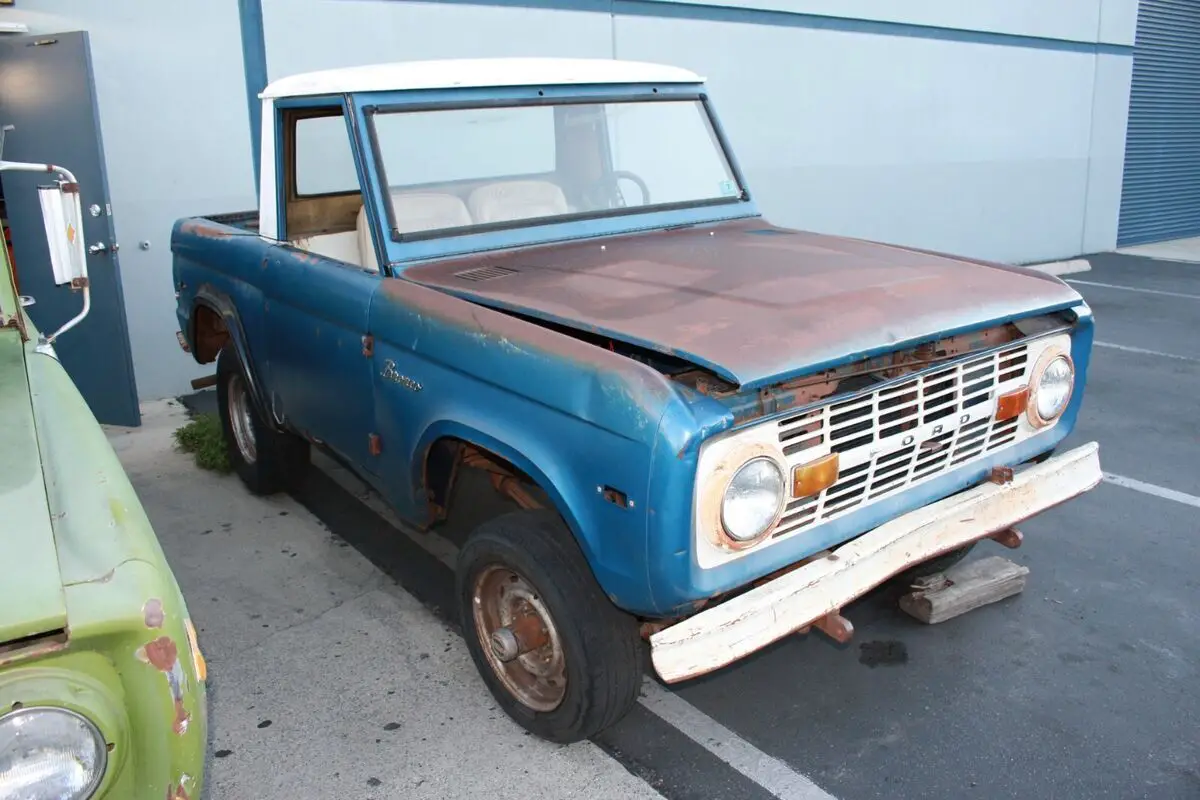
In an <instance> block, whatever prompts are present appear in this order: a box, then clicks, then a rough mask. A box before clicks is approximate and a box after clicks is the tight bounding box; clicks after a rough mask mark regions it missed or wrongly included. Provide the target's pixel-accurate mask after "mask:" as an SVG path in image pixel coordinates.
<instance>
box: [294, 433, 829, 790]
mask: <svg viewBox="0 0 1200 800" xmlns="http://www.w3.org/2000/svg"><path fill="white" fill-rule="evenodd" d="M313 465H314V466H316V467H317V468H318V469H320V470H321V471H322V472H324V473H325V474H326V475H328V476H329V477H330V478H331V479H332V480H333V481H334V483H336V484H338V485H339V486H341V487H342V488H343V489H345V490H346V491H347V492H349V493H350V494H352V495H353V496H354V497H356V498H357V499H358V500H359V501H360V502H362V503H363V504H364V505H366V506H367V507H368V508H370V509H371V510H372V511H374V512H375V513H376V514H378V515H379V516H380V517H382V518H383V519H384V520H385V521H386V522H388V524H390V525H391V526H392V527H393V528H395V529H397V530H398V531H400V532H401V533H403V534H404V535H405V536H407V537H408V538H409V539H411V540H412V541H413V542H414V543H415V544H416V545H417V546H418V547H420V548H421V549H422V550H424V551H426V552H427V553H429V554H430V555H432V556H433V557H434V558H436V559H438V560H439V561H441V562H442V563H443V564H445V565H446V566H447V567H449V568H450V569H452V570H453V569H454V561H455V557H456V556H457V555H458V547H457V546H456V545H455V544H454V542H451V541H450V540H449V539H446V538H445V537H443V536H441V535H440V534H437V533H432V532H429V533H421V532H420V531H417V530H414V529H413V528H410V527H409V526H408V525H405V524H404V523H403V522H401V521H400V519H399V518H398V517H396V515H395V514H393V513H392V512H391V510H390V509H389V508H387V506H386V504H385V503H384V502H383V500H382V499H380V498H379V496H378V495H376V494H375V492H374V491H372V490H371V489H370V488H369V487H367V485H366V484H364V483H363V482H362V481H360V480H359V479H358V478H357V477H356V476H354V475H353V474H352V473H351V472H350V471H349V470H347V469H346V468H345V467H343V466H341V465H340V464H338V463H337V462H335V461H333V460H332V459H328V458H325V457H324V456H323V455H321V454H320V453H313ZM638 702H640V703H641V704H642V705H643V706H644V707H645V708H646V709H647V710H648V711H650V713H652V714H654V715H655V716H657V717H658V718H659V719H662V720H663V721H664V722H666V723H667V724H668V725H670V726H672V727H674V728H675V729H676V730H678V731H679V732H680V733H682V734H683V735H684V736H686V737H688V738H689V739H691V740H692V741H693V742H695V743H696V744H698V745H700V746H701V747H703V748H704V749H705V750H707V751H708V752H710V753H712V754H713V755H714V756H716V757H717V758H719V759H720V760H721V761H723V762H725V763H726V764H728V765H729V766H730V767H732V768H733V769H735V770H737V771H738V772H740V773H741V774H742V775H744V776H745V777H746V778H747V779H749V780H750V781H753V782H754V783H756V784H758V785H759V786H761V787H762V788H764V789H766V790H767V791H768V792H770V793H771V794H772V795H773V796H775V797H778V798H780V800H837V798H835V797H834V796H833V795H831V794H829V793H828V792H826V791H825V790H824V789H822V788H821V787H819V786H817V785H816V784H815V783H813V782H812V781H811V780H809V779H808V778H807V777H805V776H804V775H802V774H801V773H799V772H796V771H795V770H793V769H792V768H791V767H789V766H788V765H787V764H785V763H784V762H782V761H780V760H779V759H777V758H775V757H774V756H770V755H767V754H766V753H764V752H763V751H761V750H759V749H758V748H757V747H755V746H754V745H752V744H750V743H749V742H747V741H746V740H745V739H743V738H742V737H741V736H738V735H737V734H736V733H734V732H733V731H731V730H729V729H728V728H726V727H725V726H724V725H722V724H721V723H719V722H717V721H716V720H715V719H713V718H712V717H710V716H708V715H707V714H705V713H704V712H703V711H701V710H700V709H698V708H696V707H695V706H693V705H692V704H691V703H689V702H688V701H686V700H684V699H683V698H682V697H680V696H679V695H676V694H673V693H671V692H669V691H667V690H666V689H664V688H662V686H660V685H659V684H657V683H655V682H654V681H653V680H651V679H649V678H646V679H645V680H644V681H643V683H642V696H641V698H639V700H638Z"/></svg>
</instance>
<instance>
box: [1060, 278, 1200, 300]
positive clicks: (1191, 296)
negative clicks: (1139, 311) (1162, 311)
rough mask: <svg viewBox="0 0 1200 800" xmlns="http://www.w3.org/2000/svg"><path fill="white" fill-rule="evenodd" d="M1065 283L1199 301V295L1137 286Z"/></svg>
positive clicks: (1072, 280) (1084, 282) (1095, 282)
mask: <svg viewBox="0 0 1200 800" xmlns="http://www.w3.org/2000/svg"><path fill="white" fill-rule="evenodd" d="M1063 280H1065V281H1066V282H1067V283H1078V284H1080V285H1081V286H1099V287H1101V288H1104V289H1123V290H1125V291H1126V292H1141V293H1142V294H1161V295H1165V296H1166V297H1181V298H1183V299H1184V300H1200V294H1188V293H1186V292H1164V291H1162V290H1160V289H1142V288H1141V287H1138V286H1120V285H1118V284H1115V283H1100V282H1099V281H1078V280H1075V279H1074V278H1064V279H1063Z"/></svg>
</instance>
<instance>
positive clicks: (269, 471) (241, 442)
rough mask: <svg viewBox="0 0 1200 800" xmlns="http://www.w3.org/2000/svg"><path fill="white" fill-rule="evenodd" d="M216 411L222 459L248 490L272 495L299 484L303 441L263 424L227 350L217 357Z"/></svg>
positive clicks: (304, 461) (305, 449)
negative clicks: (218, 419)
mask: <svg viewBox="0 0 1200 800" xmlns="http://www.w3.org/2000/svg"><path fill="white" fill-rule="evenodd" d="M217 410H218V413H219V414H220V417H221V427H222V428H223V430H224V433H225V452H226V456H227V457H228V459H229V463H230V465H232V467H233V469H234V471H235V472H236V473H237V474H238V477H240V478H241V479H242V482H243V483H244V484H246V487H247V488H248V489H249V490H250V491H252V492H254V493H255V494H264V495H265V494H274V493H276V492H280V491H286V490H288V489H290V488H292V487H294V486H295V485H296V484H297V483H298V482H299V481H300V479H301V478H302V477H303V474H304V469H305V467H306V466H307V465H308V463H309V445H308V442H306V441H305V440H303V439H301V438H300V437H298V436H295V435H293V434H290V433H284V432H282V431H276V430H274V429H272V428H271V427H270V426H268V425H267V424H266V422H265V421H264V420H263V418H262V415H261V414H260V413H259V410H258V408H257V407H256V406H255V404H254V399H253V398H252V397H251V395H250V392H249V389H248V388H247V386H246V374H245V370H244V369H243V368H242V365H241V363H240V362H239V360H238V357H237V353H236V352H234V350H233V349H232V348H230V347H226V348H225V349H223V350H222V351H221V353H220V355H219V356H218V357H217Z"/></svg>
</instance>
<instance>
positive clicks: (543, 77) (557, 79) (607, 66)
mask: <svg viewBox="0 0 1200 800" xmlns="http://www.w3.org/2000/svg"><path fill="white" fill-rule="evenodd" d="M703 82H704V78H702V77H700V76H699V75H697V74H696V73H694V72H692V71H690V70H686V69H683V68H682V67H672V66H668V65H664V64H652V63H648V62H642V61H621V60H617V59H608V58H453V59H440V60H433V61H397V62H393V63H387V64H366V65H363V66H359V67H343V68H341V69H327V70H321V71H319V72H305V73H301V74H299V75H289V76H287V77H284V78H280V79H278V80H275V81H272V82H271V83H270V84H268V85H267V88H266V89H264V90H263V91H262V92H261V93H260V94H259V97H260V98H263V99H268V98H278V97H302V96H311V95H320V94H344V93H346V92H380V91H412V90H419V89H467V88H482V87H500V86H566V85H580V84H589V83H591V84H603V83H703Z"/></svg>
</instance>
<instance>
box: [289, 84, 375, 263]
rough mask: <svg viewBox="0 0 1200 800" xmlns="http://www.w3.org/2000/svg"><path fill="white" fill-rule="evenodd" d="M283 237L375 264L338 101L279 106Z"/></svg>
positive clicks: (348, 260) (329, 253) (331, 254)
mask: <svg viewBox="0 0 1200 800" xmlns="http://www.w3.org/2000/svg"><path fill="white" fill-rule="evenodd" d="M283 121H284V127H283V130H284V141H283V164H284V180H285V194H284V205H285V208H284V225H285V228H284V237H285V238H286V239H287V241H288V243H290V244H291V245H292V246H294V247H298V248H300V249H302V250H307V251H309V252H311V253H315V254H317V255H320V256H324V257H326V258H331V259H334V260H336V261H341V262H343V263H345V264H347V265H350V266H354V267H365V268H368V269H373V270H374V269H377V267H376V265H375V254H374V245H373V243H372V241H371V238H370V231H369V226H368V225H367V223H366V214H365V212H364V211H363V195H362V187H361V186H360V185H359V180H358V170H357V168H356V166H355V163H354V151H353V149H352V148H351V144H350V133H349V129H348V128H347V126H346V119H345V116H344V114H343V112H342V107H341V106H331V107H327V108H312V109H288V110H285V111H284V120H283Z"/></svg>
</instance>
